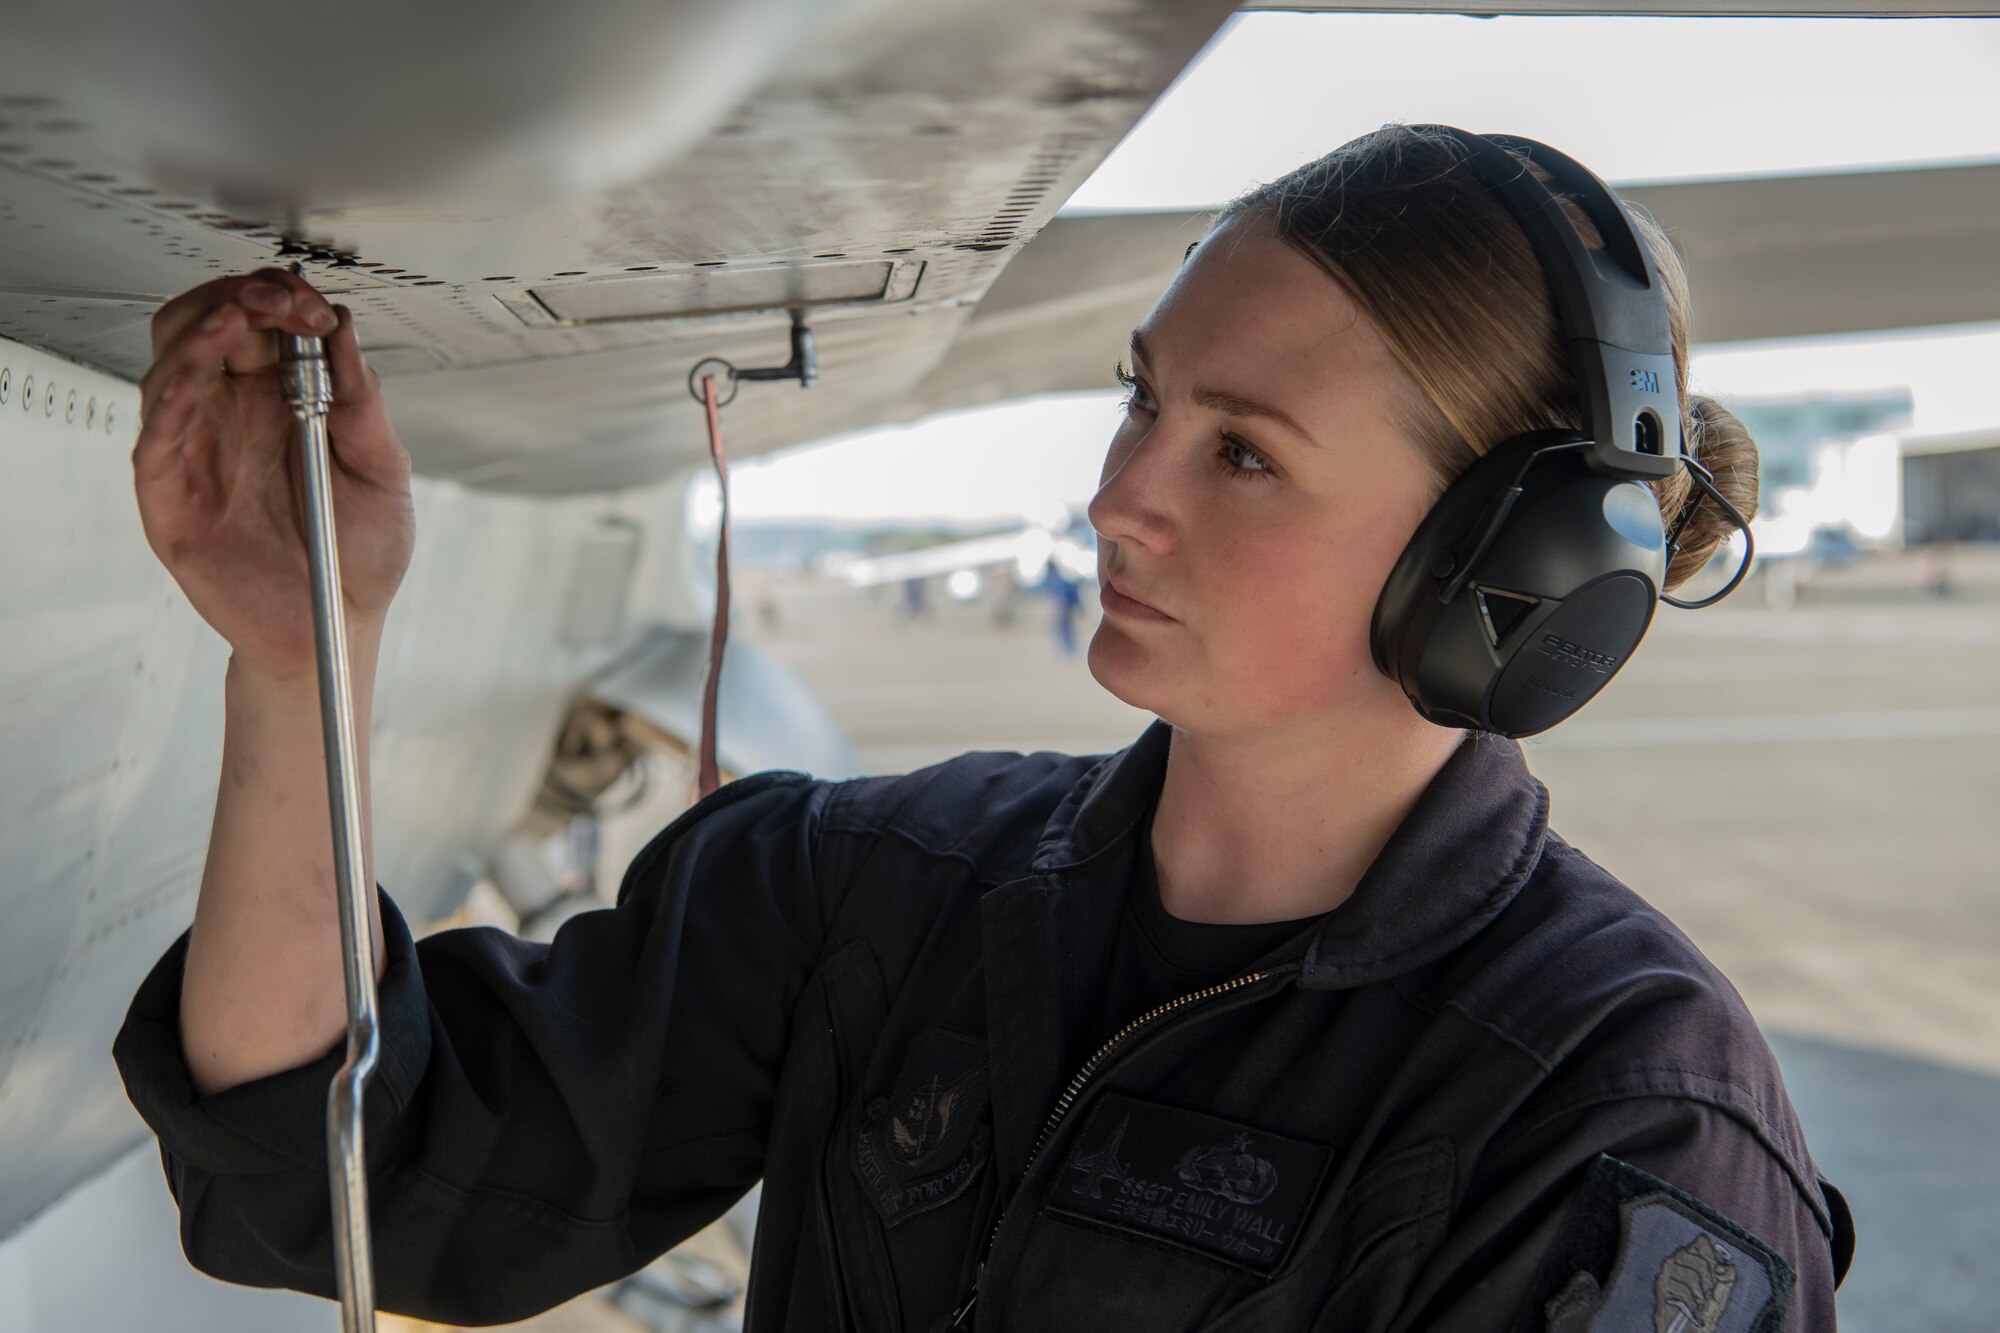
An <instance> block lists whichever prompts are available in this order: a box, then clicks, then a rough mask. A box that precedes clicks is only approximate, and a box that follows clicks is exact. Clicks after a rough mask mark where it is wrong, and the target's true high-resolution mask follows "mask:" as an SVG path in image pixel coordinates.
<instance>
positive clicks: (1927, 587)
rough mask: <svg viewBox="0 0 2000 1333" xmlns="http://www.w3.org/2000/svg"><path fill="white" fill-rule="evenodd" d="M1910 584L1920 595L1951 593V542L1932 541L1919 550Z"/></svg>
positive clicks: (1929, 595) (1940, 595)
mask: <svg viewBox="0 0 2000 1333" xmlns="http://www.w3.org/2000/svg"><path fill="white" fill-rule="evenodd" d="M1910 586H1911V587H1913V588H1914V589H1916V591H1917V595H1918V596H1920V597H1937V598H1942V597H1946V596H1949V595H1950V593H1951V543H1950V542H1931V543H1930V544H1928V545H1926V546H1925V547H1924V548H1923V549H1922V550H1920V551H1918V552H1917V564H1916V569H1915V571H1914V572H1913V573H1912V575H1911V578H1910Z"/></svg>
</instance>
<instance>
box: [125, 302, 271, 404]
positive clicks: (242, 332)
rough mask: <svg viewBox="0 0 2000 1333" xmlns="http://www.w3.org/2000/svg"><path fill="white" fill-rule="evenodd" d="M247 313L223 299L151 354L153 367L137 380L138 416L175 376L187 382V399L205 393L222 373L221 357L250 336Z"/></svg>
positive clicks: (175, 378) (156, 399)
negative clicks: (191, 390) (188, 388)
mask: <svg viewBox="0 0 2000 1333" xmlns="http://www.w3.org/2000/svg"><path fill="white" fill-rule="evenodd" d="M249 332H250V326H249V317H248V316H247V315H245V314H244V312H243V310H242V308H241V307H240V306H237V305H235V304H232V303H229V302H224V303H222V304H220V305H217V306H215V307H214V308H213V309H211V310H209V311H208V313H207V314H205V315H204V316H202V318H201V321H200V322H199V323H196V324H193V325H191V326H188V327H185V328H184V329H183V331H182V332H181V334H180V336H179V337H177V338H175V339H174V340H173V341H172V342H171V343H169V344H167V346H166V347H165V348H164V350H162V351H160V352H158V353H157V354H156V355H155V356H154V358H153V365H152V368H151V369H149V370H147V372H146V374H145V376H144V377H143V378H141V379H140V381H139V419H140V420H141V421H144V420H146V419H147V418H148V417H150V416H151V415H152V413H153V411H154V409H155V408H156V407H157V406H158V404H159V399H160V395H161V393H162V392H163V391H164V390H165V389H166V387H167V386H168V385H169V384H172V383H173V382H174V381H175V380H177V379H183V378H184V379H186V380H188V381H189V382H190V384H191V386H192V388H193V389H194V392H193V393H191V394H189V395H188V397H189V399H190V400H192V399H194V398H197V397H200V396H203V395H205V394H206V393H207V392H208V390H209V388H210V387H211V386H212V385H213V384H214V382H215V381H216V380H218V379H220V378H221V377H222V371H223V362H224V359H225V358H226V357H227V356H228V355H229V353H230V352H231V351H233V350H234V349H235V348H236V347H237V346H238V344H240V343H242V342H243V341H244V340H245V338H246V337H248V336H249Z"/></svg>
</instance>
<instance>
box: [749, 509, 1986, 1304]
mask: <svg viewBox="0 0 2000 1333" xmlns="http://www.w3.org/2000/svg"><path fill="white" fill-rule="evenodd" d="M1915 573H1916V564H1915V560H1914V557H1911V556H1907V555H1901V554H1897V555H1889V556H1878V557H1873V558H1869V559H1866V560H1864V561H1862V562H1860V563H1857V564H1855V565H1852V566H1849V567H1846V568H1840V569H1828V570H1820V571H1817V572H1816V573H1814V574H1813V575H1812V576H1811V577H1810V578H1807V579H1805V580H1803V581H1802V583H1801V586H1800V587H1799V588H1798V590H1797V595H1796V602H1795V603H1794V604H1791V605H1788V606H1784V607H1783V608H1782V609H1781V608H1780V607H1779V606H1774V605H1768V604H1766V602H1765V600H1764V599H1763V598H1762V597H1761V595H1760V590H1759V587H1758V585H1756V584H1755V583H1751V584H1746V585H1745V586H1744V588H1742V589H1739V590H1738V592H1737V593H1736V594H1734V595H1733V596H1732V597H1731V598H1730V599H1728V600H1727V601H1726V602H1724V603H1722V604H1721V605H1719V606H1716V607H1714V608H1711V609H1708V610H1704V611H1699V612H1691V611H1680V610H1673V609H1669V608H1664V607H1663V608H1662V609H1661V611H1660V613H1659V615H1658V616H1657V617H1656V619H1655V621H1654V624H1653V627H1652V629H1651V631H1650V632H1649V633H1648V635H1647V638H1646V640H1645V642H1644V644H1643V645H1642V647H1641V650H1640V651H1639V653H1638V654H1637V655H1636V656H1635V658H1634V659H1633V661H1632V663H1631V665H1630V666H1629V667H1627V668H1626V669H1625V670H1624V671H1623V672H1621V674H1620V675H1619V677H1618V678H1617V679H1616V680H1615V681H1613V683H1612V684H1611V685H1610V686H1609V687H1608V688H1607V689H1606V690H1605V692H1604V693H1603V694H1602V695H1601V696H1600V697H1599V698H1598V699H1596V700H1595V701H1593V702H1592V703H1591V704H1590V706H1589V707H1588V708H1587V709H1585V710H1584V712H1583V713H1581V714H1580V715H1579V716H1578V717H1576V718H1575V719H1573V720H1572V721H1570V722H1568V723H1565V724H1564V725H1563V726H1562V727H1559V728H1557V729H1556V730H1554V731H1551V732H1549V733H1546V734H1545V735H1544V736H1542V737H1539V738H1535V739H1533V740H1530V741H1529V742H1526V743H1525V749H1526V753H1527V757H1528V762H1529V766H1530V768H1531V769H1532V771H1533V772H1534V773H1535V774H1536V775H1537V776H1538V777H1539V778H1540V779H1541V780H1542V781H1543V782H1544V783H1545V784H1546V785H1547V786H1548V788H1549V790H1550V793H1551V801H1552V816H1551V822H1552V824H1553V826H1554V827H1555V828H1556V829H1557V831H1559V832H1560V833H1562V834H1563V836H1564V837H1565V838H1567V839H1568V840H1569V841H1570V842H1572V843H1574V844H1576V845H1577V846H1578V847H1580V848H1581V849H1582V850H1583V851H1585V852H1586V853H1587V854H1588V855H1589V856H1590V857H1591V858H1592V859H1594V860H1596V861H1597V862H1598V863H1599V864H1601V865H1603V866H1605V867H1606V868H1607V869H1609V870H1610V871H1612V872H1613V873H1614V874H1616V875H1618V876H1619V878H1620V879H1622V880H1623V881H1624V882H1625V883H1627V884H1628V885H1630V886H1631V887H1632V888H1633V889H1635V890H1636V891H1638V892H1639V893H1640V894H1642V895H1643V896H1644V897H1646V898H1647V899H1648V900H1649V901H1651V902H1652V903H1654V904H1655V905H1656V906H1658V907H1659V908H1660V909H1661V910H1662V911H1664V912H1665V913H1666V915H1667V916H1668V917H1669V918H1671V919H1672V920H1673V921H1674V922H1675V923H1676V924H1677V925H1679V926H1680V928H1681V929H1682V930H1683V931H1685V932H1686V933H1687V935H1688V936H1689V937H1690V938H1691V939H1692V940H1693V941H1694V942H1695V943H1696V944H1697V945H1698V946H1699V947H1700V948H1701V949H1702V951H1703V952H1704V953H1706V954H1707V955H1708V957H1709V958H1710V959H1712V960H1713V961H1714V962H1715V963H1716V964H1717V966H1719V967H1720V968H1721V969H1722V971H1723V972H1724V973H1725V974H1726V975H1727V976H1728V977H1729V978H1730V979H1731V980H1732V981H1733V982H1734V984H1735V985H1736V987H1737V989H1738V990H1739V991H1740V992H1741V993H1742V994H1743V996H1744V999H1745V1000H1746V1002H1747V1003H1748V1004H1749V1006H1750V1009H1751V1012H1752V1013H1753V1014H1755V1015H1756V1017H1757V1019H1758V1022H1759V1023H1760V1025H1761V1026H1762V1027H1763V1028H1764V1031H1765V1033H1766V1036H1767V1038H1768V1039H1769V1040H1770V1042H1771V1045H1772V1048H1773V1049H1774V1050H1775V1051H1776V1053H1777V1055H1778V1057H1779V1061H1780V1064H1781V1067H1782V1068H1783V1070H1784V1073H1785V1077H1786V1082H1787V1085H1788V1088H1789V1090H1790V1092H1791V1094H1792V1098H1793V1102H1794V1104H1795V1105H1796V1107H1797V1109H1798V1112H1799V1116H1800V1119H1801V1121H1802V1122H1803V1123H1804V1126H1805V1129H1806V1133H1807V1139H1808V1142H1809V1144H1810V1146H1811V1148H1812V1151H1813V1154H1814V1157H1815V1159H1816V1161H1817V1162H1818V1164H1819V1166H1820V1169H1821V1171H1822V1172H1823V1173H1824V1174H1825V1175H1826V1176H1827V1177H1828V1179H1830V1180H1831V1181H1833V1183H1834V1184H1835V1185H1837V1186H1838V1187H1839V1188H1840V1189H1841V1190H1842V1191H1843V1193H1844V1194H1845V1195H1846V1197H1847V1199H1848V1201H1849V1203H1850V1205H1851V1206H1852V1208H1853V1210H1854V1213H1855V1217H1856V1224H1857V1231H1858V1234H1859V1245H1858V1250H1857V1255H1856V1260H1855V1265H1854V1268H1853V1271H1852V1272H1851V1273H1850V1274H1849V1275H1848V1277H1847V1280H1846V1281H1845V1283H1844V1284H1843V1285H1842V1287H1841V1290H1840V1295H1839V1309H1840V1326H1841V1328H1842V1329H1844V1330H1849V1333H1991V1330H1993V1329H1994V1328H1996V1327H2000V1315H1996V1313H1995V1312H1996V1310H2000V1257H1996V1256H2000V1147H1996V1144H1995V1134H1996V1131H2000V966H1996V960H2000V850H1996V847H1995V839H1994V831H1995V822H1996V819H1997V818H2000V801H1996V797H2000V670H1996V669H1995V665H1994V662H1995V658H1996V656H2000V547H1973V546H1964V547H1960V548H1958V550H1957V551H1956V552H1955V555H1954V561H1953V564H1952V567H1951V579H1952V585H1951V587H1950V589H1949V590H1948V592H1947V593H1946V595H1944V596H1942V597H1930V596H1926V595H1923V594H1921V593H1919V592H1917V591H1916V590H1915V589H1914V587H1913V581H1914V577H1915ZM739 589H740V592H739V596H740V598H741V601H740V605H742V606H743V607H744V608H745V610H744V614H742V615H741V616H740V617H739V619H738V629H737V631H736V632H737V633H738V634H739V635H740V636H741V637H743V638H748V639H754V640H755V641H757V642H758V643H759V644H760V645H761V646H762V647H764V648H765V649H767V650H768V651H770V652H772V653H773V654H775V655H776V656H777V657H778V658H779V659H780V660H782V661H784V662H785V663H786V664H787V665H788V666H790V667H791V668H792V670H794V671H795V672H796V673H797V674H798V675H799V676H800V677H801V678H802V679H803V680H804V681H805V683H806V684H807V685H808V686H809V687H810V688H811V689H812V690H813V691H814V692H815V693H816V694H817V695H818V696H819V697H820V699H821V700H823V701H824V702H825V703H826V704H827V705H828V707H829V708H830V709H831V710H832V712H833V714H834V715H835V717H836V718H838V719H839V721H840V722H841V723H842V724H843V725H844V726H845V727H846V728H847V729H848V731H849V734H850V735H851V736H852V737H853V739H854V740H855V742H856V743H857V745H858V746H859V748H860V751H861V754H862V757H863V759H864V761H865V763H866V764H867V766H868V768H869V769H870V770H871V771H874V772H885V773H887V772H901V771H907V770H909V769H912V768H916V767H920V766H922V765H924V764H928V763H931V762H934V761H936V760H939V759H943V758H947V757H949V756H952V755H955V754H959V753H962V752H964V751H967V750H974V749H1008V750H1036V749H1055V750H1064V751H1070V752H1074V753H1090V752H1098V751H1108V750H1113V749H1117V748H1120V747H1122V746H1124V745H1125V744H1127V743H1129V742H1130V741H1131V739H1132V738H1133V737H1135V736H1136V735H1138V733H1139V732H1140V731H1141V730H1143V729H1144V727H1145V726H1146V725H1147V723H1148V722H1149V721H1150V720H1151V718H1150V716H1149V715H1147V714H1143V713H1141V712H1139V711H1137V710H1135V709H1132V708H1130V707H1128V706H1126V705H1125V704H1123V703H1121V702H1119V701H1118V700H1116V699H1114V698H1112V697H1111V696H1110V695H1109V694H1107V693H1105V692H1104V690H1103V689H1102V688H1101V687H1100V686H1098V685H1097V684H1096V682H1095V681H1094V680H1092V678H1091V676H1090V674H1089V672H1088V670H1087V668H1086V667H1085V666H1084V664H1083V661H1082V658H1081V656H1080V654H1079V655H1077V656H1065V655H1063V654H1062V653H1061V652H1059V651H1058V649H1057V647H1056V643H1055V638H1054V635H1053V633H1052V632H1051V608H1050V606H1049V605H1048V604H1047V603H1046V602H1045V601H1042V600H1039V599H1035V598H1033V597H1024V598H1023V599H1021V600H1020V601H1019V602H1018V603H1017V604H1016V605H1015V606H1014V607H1013V609H1012V615H1011V617H1008V616H1006V615H1005V614H1004V613H1003V612H1002V611H1001V609H1000V608H999V607H997V606H996V605H995V604H994V603H992V602H990V601H984V600H981V601H973V602H967V603H956V602H951V601H949V600H946V599H944V598H942V597H941V596H935V595H934V597H933V599H932V602H931V608H930V611H929V613H928V614H926V615H925V616H924V617H922V618H920V619H916V620H911V619H908V618H907V617H906V616H904V615H903V614H902V613H901V612H900V610H899V606H898V602H899V597H898V595H897V592H898V590H895V589H887V588H884V589H874V590H869V591H857V590H854V589H850V588H847V587H845V586H844V585H838V584H834V583H830V582H827V581H823V580H815V579H810V578H790V579H780V578H775V577H771V576H750V575H745V576H744V577H742V578H741V580H740V582H739ZM1086 593H1087V595H1086V598H1085V608H1086V614H1085V615H1084V616H1083V617H1082V619H1081V622H1080V624H1079V626H1078V631H1079V633H1078V637H1079V642H1080V643H1082V642H1088V636H1089V633H1090V630H1091V628H1092V627H1093V624H1094V617H1095V614H1096V612H1095V595H1094V589H1092V588H1089V587H1088V586H1087V587H1086ZM1774 600H1789V599H1774Z"/></svg>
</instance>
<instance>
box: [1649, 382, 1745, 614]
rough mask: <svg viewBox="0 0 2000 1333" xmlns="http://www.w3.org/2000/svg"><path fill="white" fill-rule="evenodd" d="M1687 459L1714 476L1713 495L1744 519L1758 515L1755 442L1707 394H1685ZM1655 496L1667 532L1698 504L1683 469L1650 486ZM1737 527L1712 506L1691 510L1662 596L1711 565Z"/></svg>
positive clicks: (1694, 488) (1698, 490)
mask: <svg viewBox="0 0 2000 1333" xmlns="http://www.w3.org/2000/svg"><path fill="white" fill-rule="evenodd" d="M1683 425H1684V429H1685V433H1686V437H1687V452H1688V456H1689V457H1690V458H1693V459H1694V460H1695V461H1696V462H1697V463H1700V464H1701V465H1702V466H1703V467H1705V468H1707V469H1708V470H1709V471H1710V472H1711V473H1712V474H1714V476H1715V489H1716V490H1718V491H1720V492H1722V494H1723V496H1724V498H1726V499H1727V500H1728V501H1729V503H1731V504H1732V505H1735V506H1736V511H1737V512H1738V513H1740V514H1742V515H1743V516H1744V517H1745V518H1749V517H1752V516H1754V515H1755V514H1756V512H1757V484H1758V472H1757V441H1756V440H1755V439H1754V438H1752V436H1751V434H1750V428H1749V427H1748V426H1746V425H1744V424H1743V419H1742V418H1741V417H1739V416H1737V415H1736V414H1735V413H1734V412H1732V411H1730V410H1729V409H1728V408H1726V407H1724V406H1723V405H1722V404H1721V403H1720V402H1718V401H1716V400H1715V399H1713V398H1711V397H1709V396H1708V395H1707V394H1700V393H1695V394H1689V395H1688V400H1687V416H1686V418H1685V421H1684V423H1683ZM1652 486H1653V494H1654V495H1655V496H1657V497H1658V499H1659V502H1660V514H1661V516H1662V517H1664V518H1665V519H1666V521H1667V526H1668V527H1669V528H1671V527H1672V526H1673V524H1674V520H1675V519H1677V518H1679V517H1680V516H1681V515H1682V513H1683V512H1684V511H1686V510H1687V509H1688V508H1690V507H1691V506H1697V501H1698V500H1700V499H1702V498H1703V497H1702V491H1701V488H1700V487H1698V486H1696V485H1695V484H1694V482H1693V480H1692V478H1690V477H1689V476H1688V474H1687V472H1686V470H1685V469H1683V470H1682V471H1680V472H1677V473H1675V474H1674V475H1673V476H1672V477H1665V478H1662V479H1661V480H1659V481H1656V482H1653V483H1652ZM1734 531H1736V524H1735V523H1734V522H1732V521H1731V520H1730V517H1729V515H1727V514H1725V513H1724V512H1722V509H1721V507H1720V506H1719V505H1716V504H1714V503H1712V502H1710V503H1706V504H1700V505H1698V507H1695V508H1694V516H1693V518H1691V519H1690V520H1689V521H1688V524H1687V526H1686V527H1685V528H1683V529H1682V530H1681V535H1680V547H1681V550H1680V554H1679V555H1677V556H1675V557H1674V560H1673V563H1672V564H1671V565H1669V566H1668V567H1667V586H1666V591H1668V592H1672V591H1673V590H1674V589H1676V588H1678V587H1680V586H1681V584H1683V583H1685V582H1687V581H1688V579H1689V578H1691V577H1693V576H1694V575H1695V574H1696V573H1697V572H1699V571H1700V570H1701V568H1702V567H1703V566H1704V565H1706V564H1707V563H1708V562H1709V559H1710V557H1712V556H1713V555H1714V554H1715V549H1716V547H1718V546H1720V545H1722V543H1724V542H1726V541H1728V540H1729V535H1730V534H1731V533H1732V532H1734Z"/></svg>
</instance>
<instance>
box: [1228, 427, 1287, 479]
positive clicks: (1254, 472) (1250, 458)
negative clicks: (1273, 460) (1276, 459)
mask: <svg viewBox="0 0 2000 1333" xmlns="http://www.w3.org/2000/svg"><path fill="white" fill-rule="evenodd" d="M1215 456H1216V459H1217V461H1218V462H1220V463H1221V464H1222V470H1223V471H1224V472H1226V473H1228V474H1230V475H1231V476H1236V477H1244V476H1249V477H1268V476H1272V475H1273V473H1272V472H1271V465H1270V464H1269V463H1267V462H1265V461H1264V456H1263V455H1262V454H1260V453H1258V452H1257V451H1256V450H1255V449H1252V448H1251V447H1250V446H1249V445H1247V444H1245V443H1244V442H1243V441H1242V440H1240V439H1238V438H1237V437H1236V436H1234V435H1225V436H1223V437H1222V448H1220V449H1218V450H1217V451H1216V455H1215Z"/></svg>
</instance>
